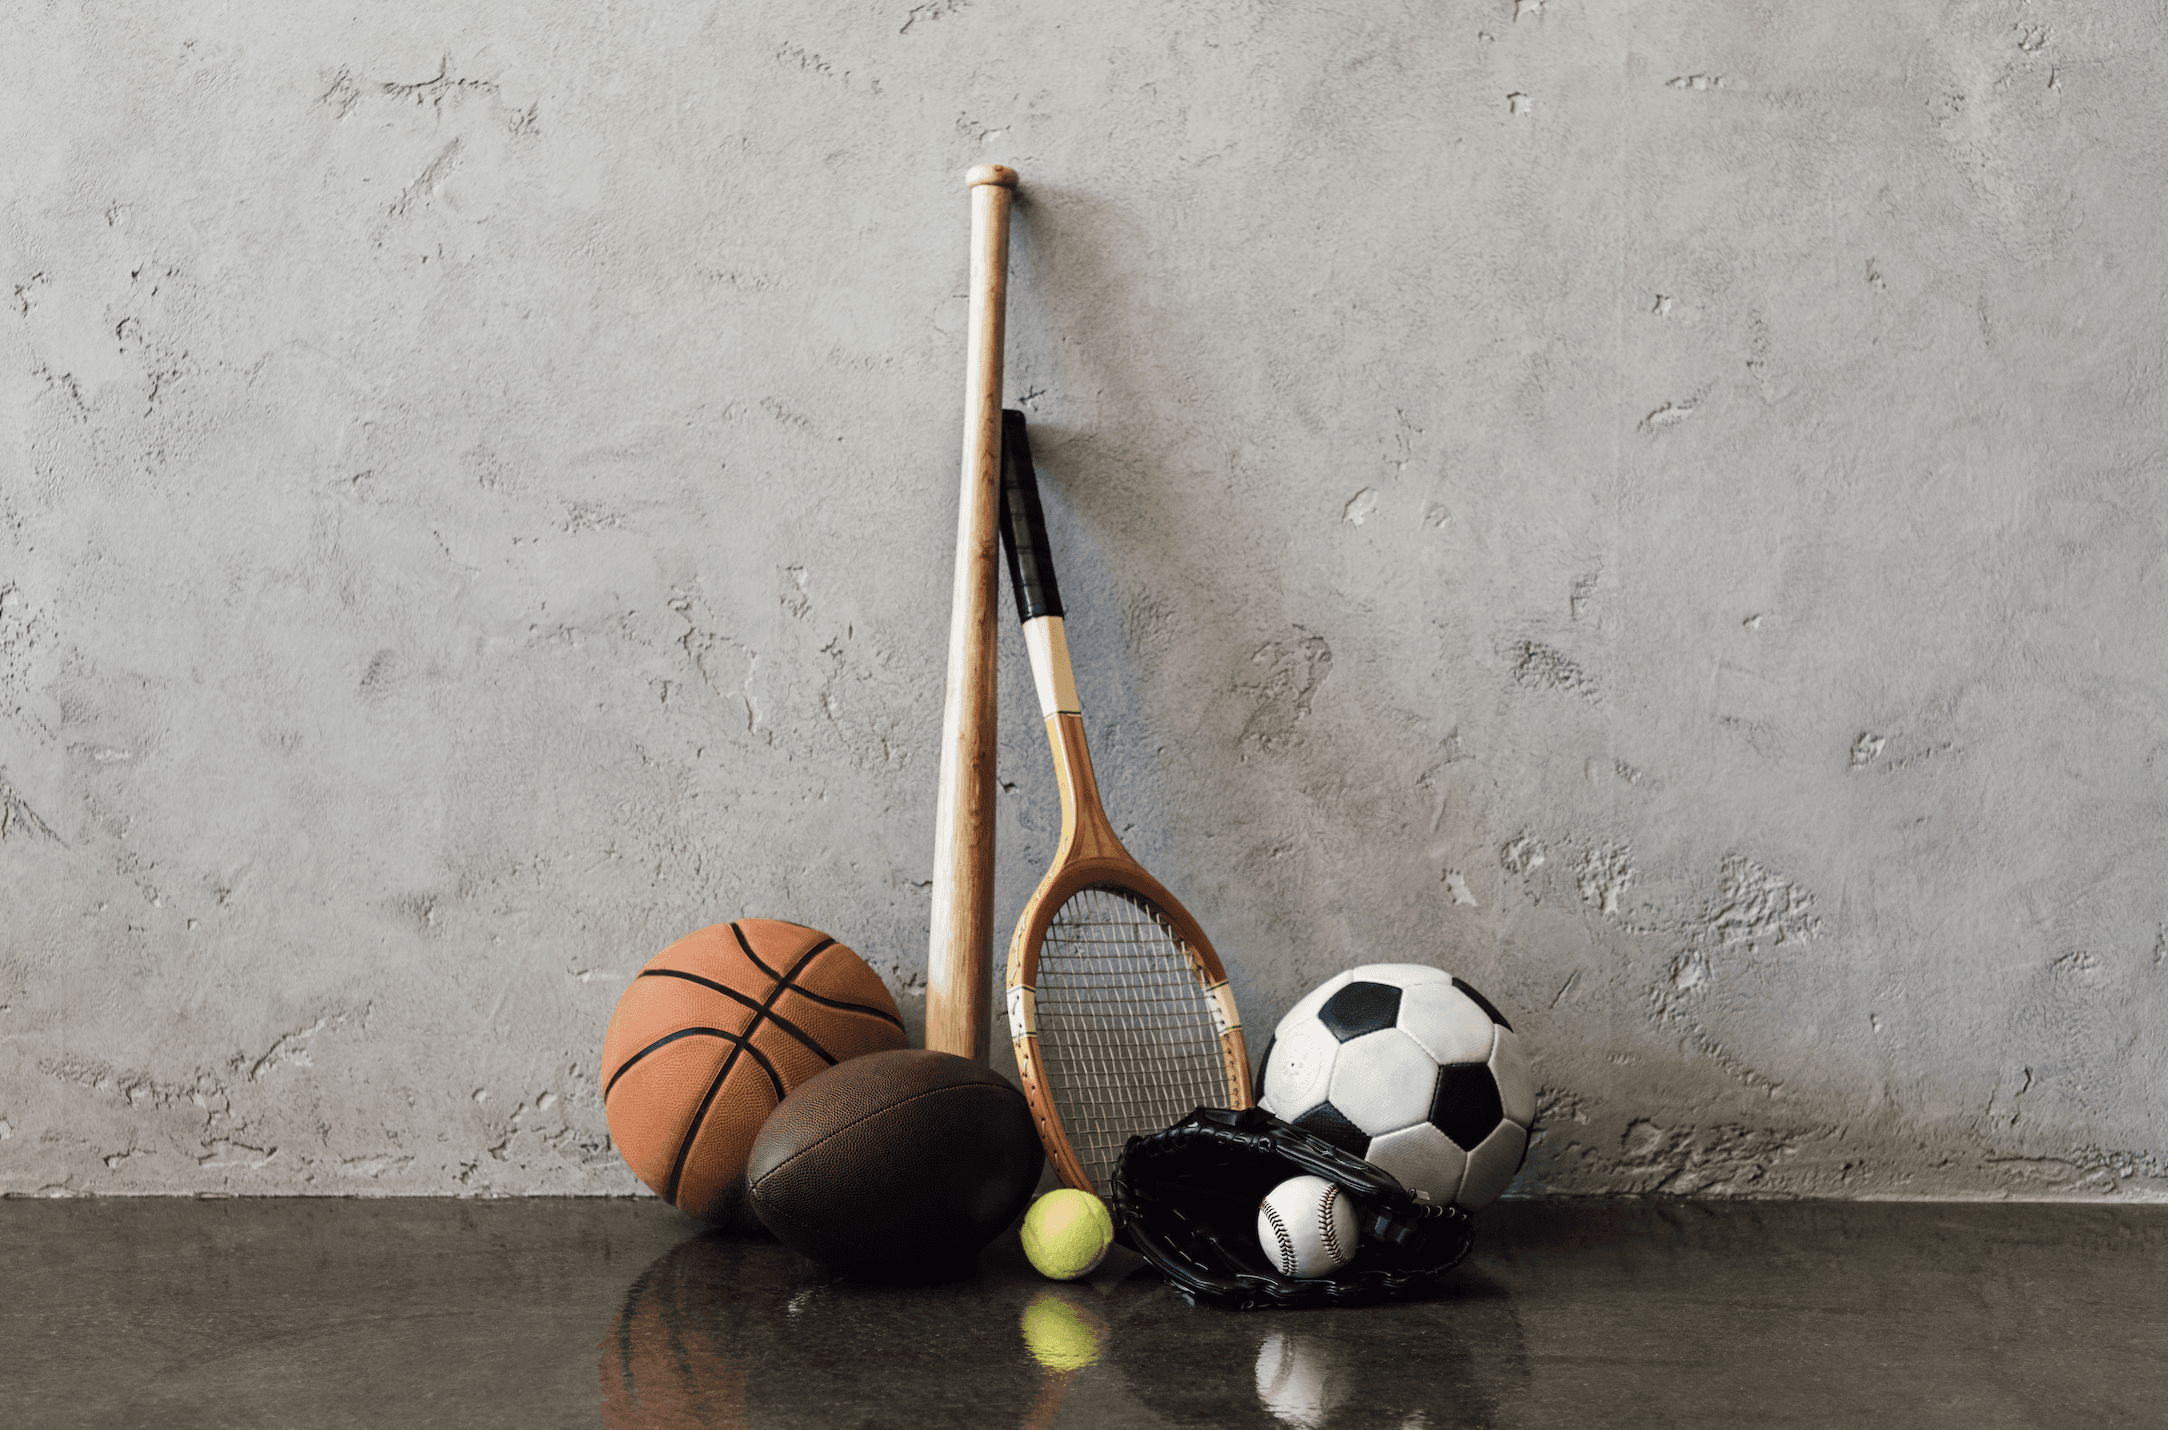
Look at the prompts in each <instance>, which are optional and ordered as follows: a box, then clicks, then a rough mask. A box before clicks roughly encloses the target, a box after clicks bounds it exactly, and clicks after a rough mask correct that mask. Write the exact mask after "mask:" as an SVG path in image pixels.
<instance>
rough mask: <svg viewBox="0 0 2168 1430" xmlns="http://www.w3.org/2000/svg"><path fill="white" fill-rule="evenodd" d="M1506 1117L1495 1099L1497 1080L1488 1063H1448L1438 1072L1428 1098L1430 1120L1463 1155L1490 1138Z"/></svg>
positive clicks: (1498, 1101) (1502, 1105)
mask: <svg viewBox="0 0 2168 1430" xmlns="http://www.w3.org/2000/svg"><path fill="white" fill-rule="evenodd" d="M1505 1115H1506V1105H1505V1103H1504V1102H1502V1101H1501V1100H1500V1099H1499V1097H1498V1079H1497V1078H1495V1077H1492V1076H1491V1070H1490V1064H1489V1063H1447V1064H1446V1065H1445V1066H1444V1067H1442V1068H1439V1069H1438V1091H1437V1092H1436V1093H1435V1094H1434V1095H1433V1096H1432V1097H1431V1099H1430V1120H1431V1122H1432V1124H1433V1125H1435V1126H1436V1127H1437V1129H1438V1130H1439V1131H1440V1132H1443V1133H1444V1134H1445V1135H1446V1136H1447V1137H1449V1138H1451V1139H1452V1141H1453V1145H1454V1146H1455V1147H1458V1148H1459V1149H1460V1150H1461V1151H1463V1152H1473V1151H1474V1150H1475V1144H1476V1143H1478V1142H1481V1141H1482V1140H1483V1139H1484V1138H1486V1137H1488V1136H1490V1135H1491V1133H1492V1132H1493V1131H1495V1130H1496V1129H1497V1126H1498V1124H1499V1122H1500V1121H1502V1120H1503V1119H1504V1117H1505Z"/></svg>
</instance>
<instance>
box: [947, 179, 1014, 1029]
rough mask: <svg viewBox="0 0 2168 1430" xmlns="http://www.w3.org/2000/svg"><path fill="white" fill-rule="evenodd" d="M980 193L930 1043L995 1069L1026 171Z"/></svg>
mask: <svg viewBox="0 0 2168 1430" xmlns="http://www.w3.org/2000/svg"><path fill="white" fill-rule="evenodd" d="M964 182H965V184H966V185H967V186H968V187H969V189H970V191H971V311H970V319H969V325H968V333H967V336H966V339H965V348H966V351H965V359H964V452H963V493H962V499H961V503H960V505H959V506H958V509H957V513H956V586H955V593H954V597H953V599H952V602H951V605H950V610H949V659H948V690H947V695H946V698H945V699H944V700H943V702H942V711H941V784H940V791H939V800H938V803H937V804H936V806H935V811H934V856H933V911H932V919H931V922H930V925H929V927H928V929H927V948H926V1046H927V1047H929V1048H931V1049H933V1050H935V1051H936V1052H944V1053H955V1054H958V1055H959V1056H962V1057H967V1058H972V1059H975V1060H977V1061H979V1062H982V1063H983V1062H985V1061H986V1052H987V1048H986V1035H987V1026H988V1022H989V1020H990V1013H991V1010H990V1009H989V1007H988V1002H989V998H990V994H991V986H990V979H991V972H992V968H991V964H992V942H993V934H994V749H995V739H996V733H995V729H994V717H995V708H996V706H995V688H994V660H995V655H996V649H997V647H996V640H997V634H998V631H999V629H1000V628H999V625H998V620H999V616H1000V606H1001V596H1000V593H999V591H998V590H997V589H996V584H997V583H998V582H999V580H1000V577H999V576H997V575H996V574H995V570H996V568H997V566H998V565H999V562H1000V558H999V557H998V556H997V555H996V554H995V548H996V547H997V546H998V544H999V541H998V538H997V537H996V536H995V528H996V526H997V524H998V522H997V519H996V511H997V508H998V507H999V506H1000V504H1001V358H1002V338H1003V328H1004V319H1005V316H1006V310H1007V304H1008V285H1009V201H1010V199H1011V198H1012V197H1013V194H1014V190H1015V188H1016V171H1015V170H1014V169H1011V168H1007V167H1005V166H1003V165H1000V164H981V165H979V166H978V167H976V168H974V169H972V170H971V171H970V173H968V174H966V175H965V176H964Z"/></svg>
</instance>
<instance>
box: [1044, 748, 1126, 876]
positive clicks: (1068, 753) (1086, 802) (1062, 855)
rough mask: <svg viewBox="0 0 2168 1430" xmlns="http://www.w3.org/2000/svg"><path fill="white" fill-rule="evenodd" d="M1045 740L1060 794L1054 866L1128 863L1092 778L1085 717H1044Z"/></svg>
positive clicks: (1097, 783) (1097, 787)
mask: <svg viewBox="0 0 2168 1430" xmlns="http://www.w3.org/2000/svg"><path fill="white" fill-rule="evenodd" d="M1046 739H1047V743H1048V744H1049V745H1051V746H1052V747H1053V750H1054V782H1055V784H1056V785H1057V786H1059V787H1060V790H1061V848H1060V850H1059V851H1058V852H1057V853H1056V854H1055V856H1054V862H1055V863H1056V864H1057V865H1061V864H1066V863H1072V862H1074V861H1075V860H1078V859H1121V860H1124V861H1128V860H1129V851H1128V850H1127V849H1124V848H1123V847H1122V841H1121V840H1120V839H1118V838H1116V837H1115V834H1114V826H1113V825H1111V824H1109V823H1108V822H1107V814H1106V810H1105V808H1103V807H1102V806H1101V805H1100V803H1099V781H1098V779H1097V778H1096V777H1095V776H1094V775H1093V774H1092V757H1091V751H1090V749H1089V748H1088V747H1087V746H1086V745H1085V743H1084V717H1083V716H1081V715H1078V714H1075V713H1073V712H1070V711H1060V712H1057V713H1056V714H1053V715H1049V716H1047V717H1046Z"/></svg>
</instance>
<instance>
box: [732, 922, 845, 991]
mask: <svg viewBox="0 0 2168 1430" xmlns="http://www.w3.org/2000/svg"><path fill="white" fill-rule="evenodd" d="M793 927H796V925H793ZM730 932H731V933H732V934H733V935H735V936H736V938H737V940H738V947H740V948H742V949H744V950H745V956H746V957H747V958H750V959H751V960H753V967H755V968H757V969H759V970H760V971H761V972H762V973H765V974H767V975H768V976H769V977H770V978H773V979H774V980H775V981H776V982H778V983H788V982H789V981H790V980H791V979H793V978H795V977H797V975H798V970H799V969H801V968H803V967H805V966H806V963H807V961H808V960H809V959H811V958H812V957H813V955H814V954H816V953H819V952H820V951H821V950H822V949H824V948H832V947H834V946H835V940H834V939H832V938H823V939H822V940H821V941H820V942H819V943H816V944H814V945H813V946H812V947H811V948H809V949H807V950H806V951H805V952H804V953H801V954H799V955H798V961H797V962H796V963H794V964H792V965H791V966H790V972H788V973H777V972H776V971H775V970H774V969H772V968H770V967H769V966H768V965H767V964H766V963H765V962H763V961H762V959H761V956H760V955H759V954H757V953H755V952H753V945H752V943H751V941H750V940H748V939H747V938H746V936H745V930H744V929H741V928H739V927H738V926H737V925H736V924H732V925H731V926H730ZM806 932H807V933H811V932H813V930H811V929H807V930H806Z"/></svg>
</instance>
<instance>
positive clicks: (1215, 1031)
mask: <svg viewBox="0 0 2168 1430" xmlns="http://www.w3.org/2000/svg"><path fill="white" fill-rule="evenodd" d="M1035 983H1036V986H1037V989H1038V1024H1039V1052H1040V1056H1041V1058H1042V1059H1043V1060H1044V1062H1045V1064H1046V1072H1047V1081H1048V1083H1049V1084H1050V1086H1051V1090H1052V1092H1053V1095H1054V1101H1055V1104H1056V1106H1057V1107H1058V1109H1059V1113H1060V1118H1061V1124H1062V1128H1063V1130H1064V1131H1066V1132H1067V1133H1068V1134H1069V1143H1070V1145H1071V1146H1072V1147H1073V1148H1075V1150H1076V1154H1077V1160H1078V1161H1080V1162H1082V1163H1083V1165H1084V1171H1085V1173H1086V1175H1088V1176H1089V1177H1090V1178H1091V1180H1092V1185H1093V1187H1094V1188H1096V1189H1097V1190H1098V1191H1099V1192H1101V1193H1102V1194H1104V1193H1105V1192H1106V1189H1107V1187H1108V1186H1109V1185H1110V1184H1111V1182H1112V1179H1113V1172H1114V1164H1115V1162H1116V1161H1117V1160H1118V1159H1119V1158H1120V1157H1121V1154H1122V1148H1123V1146H1124V1145H1125V1144H1126V1143H1127V1142H1128V1141H1129V1139H1130V1138H1131V1137H1133V1136H1135V1135H1137V1134H1139V1133H1143V1132H1157V1131H1159V1130H1160V1129H1161V1128H1164V1127H1168V1126H1171V1125H1172V1124H1174V1123H1175V1122H1177V1121H1179V1120H1181V1119H1182V1118H1183V1117H1186V1116H1188V1115H1189V1113H1190V1112H1191V1110H1192V1109H1195V1108H1198V1107H1226V1106H1229V1105H1230V1104H1231V1101H1232V1093H1231V1091H1230V1089H1229V1087H1228V1083H1227V1068H1226V1064H1225V1063H1224V1062H1223V1061H1222V1059H1221V1055H1220V1038H1219V1023H1218V1020H1217V1019H1216V1018H1215V1017H1214V1016H1213V1005H1212V999H1211V997H1210V996H1209V995H1208V994H1207V993H1206V992H1205V989H1204V984H1203V983H1202V982H1201V981H1200V977H1199V973H1198V969H1197V966H1196V964H1195V963H1194V962H1193V961H1192V960H1191V958H1190V954H1189V949H1188V946H1187V945H1186V944H1184V943H1183V941H1182V940H1181V939H1180V938H1179V937H1178V936H1177V935H1176V934H1175V932H1174V928H1173V926H1172V925H1171V924H1170V923H1169V922H1168V920H1167V918H1166V916H1165V915H1164V914H1163V913H1161V912H1160V910H1159V908H1158V907H1157V906H1156V905H1154V904H1153V903H1152V902H1151V901H1150V900H1148V899H1146V898H1144V897H1143V896H1142V895H1140V894H1136V893H1134V892H1132V891H1129V890H1126V889H1120V888H1116V887H1114V886H1112V885H1093V886H1091V887H1089V888H1085V889H1081V890H1079V891H1078V892H1077V893H1076V894H1074V895H1072V896H1071V897H1070V899H1069V901H1068V902H1067V903H1065V904H1063V905H1062V906H1061V908H1060V909H1058V910H1057V911H1056V912H1055V914H1054V918H1053V922H1052V923H1051V924H1050V925H1049V927H1048V928H1047V931H1046V937H1045V939H1044V941H1043V942H1042V943H1041V945H1040V949H1039V967H1038V973H1037V977H1036V979H1035Z"/></svg>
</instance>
